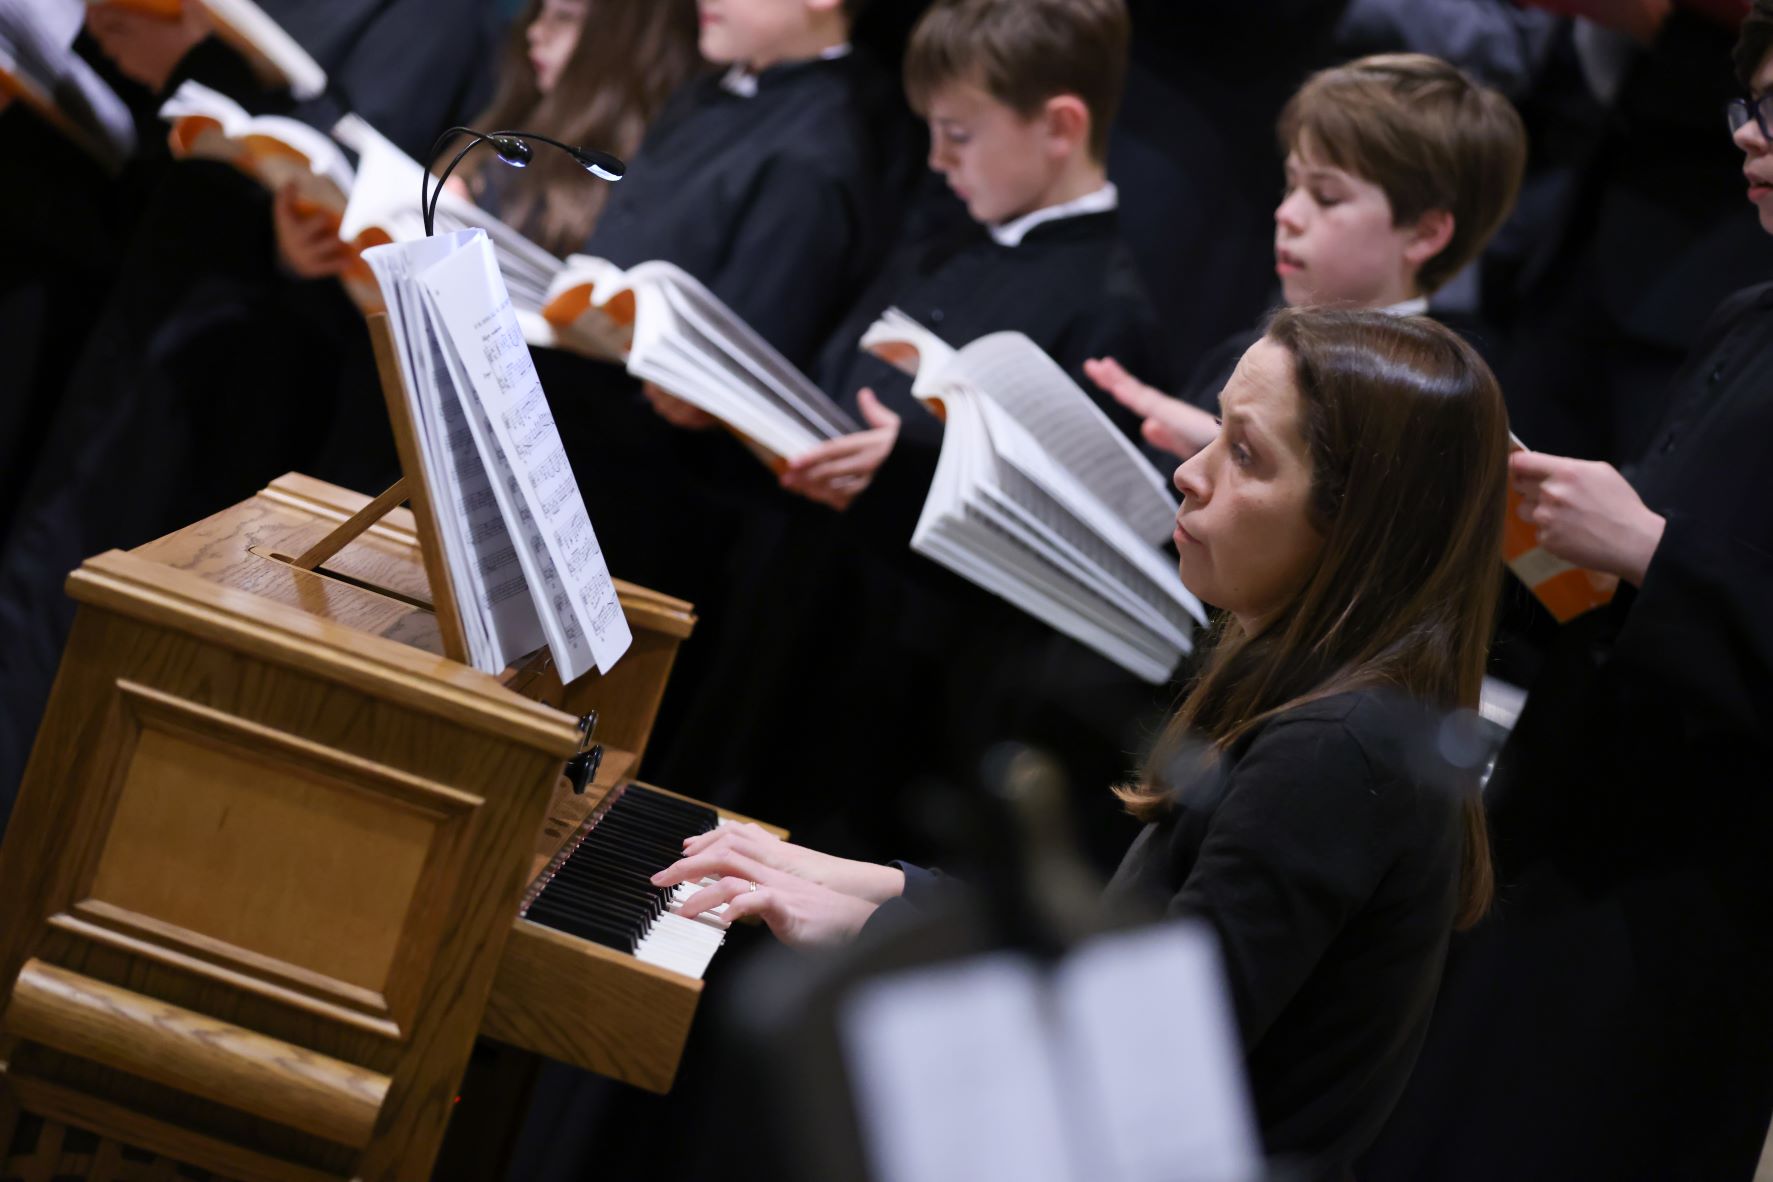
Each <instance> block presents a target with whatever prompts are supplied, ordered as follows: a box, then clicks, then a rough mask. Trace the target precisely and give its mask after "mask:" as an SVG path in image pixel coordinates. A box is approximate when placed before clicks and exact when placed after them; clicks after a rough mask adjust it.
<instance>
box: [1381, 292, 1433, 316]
mask: <svg viewBox="0 0 1773 1182" xmlns="http://www.w3.org/2000/svg"><path fill="white" fill-rule="evenodd" d="M1379 310H1380V311H1381V312H1384V313H1385V314H1386V315H1387V316H1423V315H1426V314H1427V313H1428V297H1427V296H1412V297H1410V298H1409V299H1407V300H1399V301H1398V302H1397V303H1395V304H1392V305H1391V306H1390V307H1386V308H1381V309H1379Z"/></svg>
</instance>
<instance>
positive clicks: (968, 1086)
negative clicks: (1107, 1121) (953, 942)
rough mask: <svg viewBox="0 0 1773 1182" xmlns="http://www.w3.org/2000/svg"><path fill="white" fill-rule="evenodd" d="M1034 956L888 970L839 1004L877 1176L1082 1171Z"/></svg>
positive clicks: (973, 1179)
mask: <svg viewBox="0 0 1773 1182" xmlns="http://www.w3.org/2000/svg"><path fill="white" fill-rule="evenodd" d="M1045 1000H1046V999H1045V988H1044V985H1043V983H1042V981H1041V980H1040V977H1039V975H1038V973H1037V972H1036V970H1035V968H1034V966H1033V965H1032V964H1030V963H1029V962H1028V961H1027V960H1025V959H1023V958H1021V957H1018V956H1013V955H1011V954H1008V953H998V954H995V955H991V956H982V957H978V958H976V959H974V960H970V961H964V962H961V963H959V964H955V965H947V966H942V967H940V968H934V969H922V970H917V971H914V972H910V973H904V974H901V975H898V976H893V977H886V978H882V979H880V980H877V981H873V982H870V983H868V984H866V985H863V986H861V987H860V988H859V989H858V990H857V991H856V992H855V993H854V994H853V995H852V996H851V997H850V998H849V999H847V1001H846V1003H845V1004H844V1005H843V1007H842V1009H841V1010H840V1012H839V1033H840V1038H841V1040H842V1044H843V1047H844V1051H845V1058H846V1060H847V1062H848V1066H849V1074H850V1079H851V1084H852V1088H853V1091H854V1094H855V1099H856V1114H857V1118H858V1120H859V1121H860V1123H861V1126H862V1128H861V1132H862V1139H863V1145H864V1147H865V1149H866V1150H867V1152H868V1156H869V1160H870V1162H871V1164H872V1166H873V1169H872V1176H873V1178H874V1182H1078V1179H1079V1175H1078V1173H1077V1171H1076V1170H1075V1169H1074V1168H1073V1163H1072V1161H1071V1159H1070V1157H1069V1152H1068V1144H1067V1142H1068V1138H1067V1137H1066V1134H1065V1125H1066V1120H1067V1114H1066V1111H1065V1108H1064V1104H1063V1100H1062V1089H1061V1085H1060V1080H1059V1077H1058V1075H1057V1073H1056V1071H1055V1063H1054V1058H1053V1047H1052V1040H1051V1039H1050V1038H1049V1037H1048V1027H1047V1022H1046V1017H1045V1012H1044V1005H1045Z"/></svg>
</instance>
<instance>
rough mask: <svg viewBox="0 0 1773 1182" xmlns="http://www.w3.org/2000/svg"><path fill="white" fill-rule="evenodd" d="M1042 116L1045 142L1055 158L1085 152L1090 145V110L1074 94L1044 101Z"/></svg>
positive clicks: (1057, 96) (1056, 96)
mask: <svg viewBox="0 0 1773 1182" xmlns="http://www.w3.org/2000/svg"><path fill="white" fill-rule="evenodd" d="M1041 113H1042V115H1043V116H1044V117H1045V119H1046V124H1047V142H1048V143H1049V144H1050V145H1051V150H1052V152H1053V155H1054V156H1055V157H1069V156H1073V155H1075V154H1077V153H1078V152H1087V151H1088V150H1089V143H1090V108H1089V105H1088V104H1087V103H1085V102H1084V101H1083V100H1082V99H1081V98H1079V97H1077V96H1076V95H1075V94H1061V95H1055V96H1054V97H1052V98H1050V99H1048V100H1047V101H1046V106H1045V107H1044V109H1043V110H1042V112H1041Z"/></svg>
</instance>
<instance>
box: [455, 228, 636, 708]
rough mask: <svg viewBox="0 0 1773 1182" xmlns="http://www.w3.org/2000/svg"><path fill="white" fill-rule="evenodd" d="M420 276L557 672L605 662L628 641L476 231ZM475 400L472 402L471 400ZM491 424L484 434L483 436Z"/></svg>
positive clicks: (604, 666)
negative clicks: (511, 528) (511, 525)
mask: <svg viewBox="0 0 1773 1182" xmlns="http://www.w3.org/2000/svg"><path fill="white" fill-rule="evenodd" d="M463 234H464V235H465V241H464V242H463V244H462V246H461V249H459V250H457V251H456V252H455V253H454V254H452V255H450V256H449V257H448V258H446V259H444V260H443V261H441V262H438V263H434V264H432V265H431V266H430V267H428V268H426V270H425V271H424V272H423V273H422V275H421V276H420V281H421V283H422V285H423V287H424V289H425V292H426V294H427V296H428V297H429V301H428V302H429V306H430V307H431V309H432V310H433V311H434V313H435V314H436V315H437V316H438V317H439V319H440V320H441V321H442V322H443V323H444V324H445V325H447V327H448V332H449V340H450V341H451V342H452V343H453V345H454V346H455V348H454V350H453V354H454V356H455V358H457V359H459V361H460V362H461V363H462V365H463V366H464V368H465V371H466V372H465V375H464V376H465V377H466V378H467V379H468V381H469V382H470V383H471V390H472V397H466V395H468V393H469V392H468V390H466V389H464V391H463V393H464V395H465V397H464V401H465V402H467V403H468V404H469V405H470V407H471V409H473V410H475V411H476V412H478V413H472V414H471V415H470V418H469V422H470V424H471V425H472V426H473V427H474V429H475V433H476V436H477V438H479V441H480V443H481V450H482V453H483V454H484V455H485V456H486V458H487V459H488V461H489V462H490V463H491V465H492V467H493V469H494V477H495V481H494V485H493V490H494V492H495V494H497V495H498V497H499V499H500V504H501V507H502V508H503V510H504V515H505V520H506V521H507V522H515V523H517V532H518V533H519V535H520V536H519V538H518V539H517V540H518V543H519V544H518V547H517V552H518V556H519V557H520V559H522V561H523V566H524V573H525V575H526V577H527V578H528V579H529V584H530V589H531V594H532V595H534V596H536V598H537V605H536V606H537V608H538V611H539V614H540V615H541V617H542V625H543V629H544V631H546V633H547V635H548V644H549V648H550V649H551V650H552V651H553V654H554V661H555V664H556V665H557V666H559V668H560V676H561V680H562V681H563V682H571V681H573V680H575V679H576V678H578V677H580V676H582V675H583V674H585V673H587V672H589V671H590V670H591V669H592V668H596V669H599V670H605V671H607V670H608V669H610V668H611V667H612V666H614V664H615V662H616V660H617V659H618V658H619V657H621V655H622V654H623V653H625V652H626V651H628V647H629V645H630V644H632V643H633V639H634V637H633V633H632V632H631V631H630V630H629V628H628V620H627V617H626V616H624V615H623V613H622V605H621V601H620V599H619V598H618V596H617V594H616V589H615V584H614V583H613V582H612V580H611V579H610V573H609V566H608V564H607V563H606V562H605V561H604V557H603V548H602V547H601V546H600V545H599V544H598V542H597V533H596V531H595V530H594V529H593V528H592V526H591V519H590V516H589V514H587V512H586V510H585V502H584V499H583V498H582V497H581V496H580V495H579V487H578V484H577V482H576V481H575V480H574V478H573V472H572V468H571V466H570V465H569V464H568V463H567V459H566V451H565V448H564V447H563V446H562V444H561V442H560V433H559V431H558V430H556V429H555V426H554V417H553V415H552V413H551V412H550V411H549V409H548V400H547V397H546V395H544V394H543V392H542V383H541V381H540V379H539V378H538V377H537V376H536V368H535V363H534V362H533V361H532V360H531V359H530V355H529V349H528V347H527V346H526V345H525V344H524V342H523V332H522V330H521V329H520V328H519V327H518V324H517V317H516V313H515V312H514V310H513V309H512V306H511V300H510V297H509V295H508V294H507V293H506V291H505V285H504V283H503V281H502V280H501V279H500V277H499V268H498V261H497V259H496V258H495V256H494V254H493V248H492V243H491V241H490V240H489V239H488V238H487V236H486V235H485V233H484V232H481V231H473V230H471V231H464V232H463ZM476 403H477V404H478V405H477V406H476V405H475V404H476ZM489 433H490V437H487V436H488V434H489Z"/></svg>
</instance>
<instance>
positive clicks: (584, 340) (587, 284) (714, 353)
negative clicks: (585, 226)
mask: <svg viewBox="0 0 1773 1182" xmlns="http://www.w3.org/2000/svg"><path fill="white" fill-rule="evenodd" d="M543 316H544V317H545V318H546V320H547V322H548V325H549V326H550V328H551V330H552V331H551V332H550V333H549V334H548V335H547V336H546V337H544V338H543V339H541V340H535V338H532V341H533V342H534V343H537V344H548V345H556V346H559V347H561V348H566V349H572V350H574V351H576V352H580V353H585V354H587V355H589V356H592V357H599V358H602V359H604V360H608V361H615V362H618V363H622V364H625V365H626V366H627V367H628V372H629V373H631V374H633V375H634V376H635V377H638V378H640V379H641V380H642V381H648V382H652V383H654V384H655V385H657V386H659V387H660V388H661V389H663V390H666V391H667V392H669V393H671V394H672V395H675V396H676V397H678V398H681V399H682V400H683V401H685V402H688V403H690V404H691V405H693V406H696V407H699V408H700V409H702V410H704V411H706V412H707V413H709V414H711V415H713V416H714V417H715V418H717V419H719V420H720V421H721V422H723V423H725V424H726V425H727V426H728V427H730V428H731V429H732V430H734V431H736V432H738V433H739V434H740V435H742V436H744V437H745V438H746V439H748V440H750V441H751V442H752V443H754V444H756V445H757V446H758V447H759V448H762V449H763V450H764V451H765V452H767V453H769V455H770V456H773V457H781V458H789V457H793V456H796V455H798V454H800V453H801V452H803V451H805V450H806V449H807V448H809V447H812V446H813V445H814V444H816V443H820V442H822V441H824V440H827V439H835V438H837V437H838V436H839V435H847V434H849V433H851V432H853V431H857V430H859V429H860V427H859V425H858V424H857V423H856V421H855V420H854V419H853V418H851V417H850V416H849V415H847V414H845V413H844V412H843V410H842V409H841V408H840V407H838V405H837V404H836V403H835V402H833V401H832V400H831V399H830V397H828V396H827V395H826V393H825V392H824V391H823V390H821V389H819V387H817V386H815V385H814V384H813V383H812V381H811V380H810V379H809V378H807V376H806V375H805V374H803V373H801V372H800V371H799V370H798V369H796V368H795V367H794V365H793V364H792V363H791V362H790V361H789V360H788V359H787V358H785V357H783V356H782V355H781V354H780V353H779V352H777V351H776V350H775V348H773V347H772V346H771V345H770V343H769V342H768V341H766V340H764V339H763V337H761V336H759V335H758V333H757V332H756V330H754V329H753V328H752V327H751V326H750V325H748V324H746V323H745V322H744V321H743V320H741V319H740V318H739V317H738V315H737V314H735V313H734V312H733V311H732V309H731V308H728V307H727V306H726V305H725V304H724V303H722V302H721V301H720V300H719V299H718V298H717V297H716V296H715V295H714V293H713V292H711V291H709V290H708V289H707V288H706V287H704V286H702V284H700V283H698V282H697V281H696V279H695V278H694V277H693V276H691V275H689V274H688V273H687V272H685V271H684V270H682V269H681V268H679V267H676V266H673V265H672V264H670V263H666V262H648V263H641V264H640V265H638V266H635V267H630V268H629V269H627V270H626V271H624V270H622V269H621V268H620V267H617V266H616V265H615V264H613V263H610V262H608V261H606V260H604V259H598V258H591V257H589V256H587V255H573V256H572V257H571V258H569V259H567V261H566V264H565V266H563V267H562V268H561V270H560V273H559V274H558V275H556V276H555V278H554V283H553V285H552V287H550V289H549V292H548V301H547V303H546V305H545V306H544V308H543Z"/></svg>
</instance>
